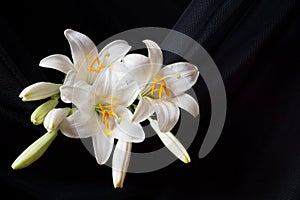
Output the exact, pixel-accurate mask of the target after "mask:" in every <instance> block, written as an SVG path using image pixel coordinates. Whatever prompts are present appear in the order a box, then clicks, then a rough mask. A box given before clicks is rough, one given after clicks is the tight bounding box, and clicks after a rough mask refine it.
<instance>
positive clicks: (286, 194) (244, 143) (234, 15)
mask: <svg viewBox="0 0 300 200" xmlns="http://www.w3.org/2000/svg"><path fill="white" fill-rule="evenodd" d="M6 3H7V5H1V7H0V13H1V14H0V26H1V31H0V87H1V89H0V97H1V98H0V102H1V104H0V116H1V119H0V120H1V140H0V184H1V187H0V188H1V196H3V197H4V196H5V195H9V197H10V198H17V197H18V198H20V197H21V198H22V199H129V198H130V199H137V198H139V199H182V198H192V199H205V200H208V199H242V200H244V199H258V200H260V199H264V200H265V199H270V200H273V199H299V197H300V192H299V189H300V180H299V178H300V155H299V154H300V153H299V152H300V151H299V150H300V126H299V113H300V106H299V102H300V95H299V91H300V68H299V66H300V56H299V52H300V51H299V45H300V39H299V36H300V28H299V26H300V12H299V11H300V9H299V5H298V2H296V0H295V1H293V0H272V1H271V0H269V1H268V0H261V1H249V0H199V1H192V2H190V1H183V0H167V1H147V2H140V1H128V2H125V1H117V0H112V1H104V2H101V1H92V0H85V1H71V0H69V1H45V2H44V1H43V2H40V3H33V2H32V3H31V2H28V1H26V2H25V3H17V2H14V1H10V2H6ZM1 4H2V3H1ZM144 26H156V27H165V28H174V29H175V30H178V31H180V32H183V33H185V34H187V35H189V36H191V37H192V38H194V39H195V40H197V41H198V42H199V43H200V44H201V45H203V47H204V48H205V49H206V50H207V51H208V52H209V53H210V55H211V56H212V58H213V59H214V61H215V62H216V64H217V66H218V68H219V70H220V72H221V74H222V77H223V79H224V82H225V87H226V92H227V97H228V112H227V118H226V123H225V127H224V130H223V133H222V135H221V138H220V140H219V141H218V143H217V145H216V146H215V148H214V149H213V151H212V152H211V153H210V154H209V155H208V156H207V157H205V158H203V159H199V158H198V152H199V148H200V146H201V144H202V140H203V138H204V136H205V131H206V128H207V125H208V123H209V115H210V109H209V107H210V102H209V98H208V94H207V91H206V88H205V84H204V83H203V81H202V80H201V79H199V81H198V82H197V84H196V85H195V86H194V89H195V91H196V92H197V97H198V100H199V104H200V108H201V122H200V129H199V132H198V134H197V137H196V139H195V141H194V142H193V144H192V145H191V147H190V148H189V149H188V152H189V153H190V156H191V159H192V163H190V164H189V165H184V164H183V163H181V162H180V161H176V162H174V163H173V164H172V165H170V166H168V167H166V168H164V169H162V170H159V171H156V172H151V173H145V174H128V175H127V176H126V180H125V187H124V188H123V189H121V190H116V189H114V188H113V185H112V179H111V169H110V168H108V167H106V166H101V167H100V166H98V165H97V164H96V161H95V159H94V158H93V157H92V156H91V155H90V154H89V153H88V152H87V151H86V150H85V148H84V146H83V145H82V144H81V142H80V141H79V140H72V139H69V138H66V137H64V136H63V135H59V136H58V137H57V139H56V140H55V141H54V143H53V144H52V145H51V147H50V148H49V149H48V151H47V152H46V154H45V155H44V156H43V157H42V158H41V159H40V160H38V161H37V162H36V163H34V164H33V165H31V166H30V167H28V168H26V169H23V170H19V171H13V170H12V169H11V168H10V165H11V163H12V162H13V161H14V159H15V158H16V157H17V156H18V155H19V154H20V153H21V152H22V151H23V150H24V149H25V148H26V147H27V146H28V145H30V144H31V143H32V142H33V141H35V140H36V139H37V138H38V137H39V136H40V135H42V134H43V133H44V132H45V131H44V129H43V128H42V127H36V126H33V125H32V124H31V123H30V119H29V117H30V114H31V112H32V111H33V110H34V108H35V107H36V106H37V105H39V104H40V103H41V102H31V103H23V102H22V101H21V100H20V99H19V98H18V94H19V93H20V92H21V91H22V89H23V88H24V87H26V86H28V85H29V84H32V83H35V82H37V81H57V82H59V81H61V80H62V78H63V76H62V74H61V73H58V72H56V71H54V70H48V69H43V68H39V67H38V63H39V61H40V60H41V59H42V58H44V57H45V56H48V55H50V54H54V53H61V54H65V55H68V56H70V50H69V46H68V44H67V41H66V39H65V37H64V35H63V31H64V30H65V29H66V28H72V29H74V30H77V31H80V32H82V33H84V34H86V35H88V36H89V37H90V38H92V39H93V40H94V42H95V43H96V44H97V43H100V42H101V41H102V40H104V39H106V38H107V37H109V36H111V35H113V34H116V33H119V32H121V31H124V30H127V29H130V28H136V27H144ZM168 61H169V62H174V61H176V59H175V58H174V57H172V56H170V57H168ZM200 73H201V72H200ZM187 134H188V131H187ZM157 141H158V140H157ZM147 145H148V146H149V145H150V146H151V144H149V142H148V143H147ZM153 145H154V146H155V144H153ZM1 198H2V197H1Z"/></svg>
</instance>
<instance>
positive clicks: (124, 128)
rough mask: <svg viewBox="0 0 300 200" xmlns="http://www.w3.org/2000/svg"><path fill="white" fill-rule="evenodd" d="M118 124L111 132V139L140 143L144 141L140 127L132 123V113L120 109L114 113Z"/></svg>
mask: <svg viewBox="0 0 300 200" xmlns="http://www.w3.org/2000/svg"><path fill="white" fill-rule="evenodd" d="M115 112H116V114H117V115H118V117H119V118H120V122H119V123H116V127H115V129H114V130H113V132H112V134H113V137H114V138H116V139H120V140H123V141H126V142H134V143H138V142H142V141H144V139H145V133H144V130H143V128H142V126H141V125H140V124H138V123H135V122H132V121H131V118H132V113H131V112H130V111H129V110H128V109H127V108H125V109H120V110H119V111H118V110H116V111H115Z"/></svg>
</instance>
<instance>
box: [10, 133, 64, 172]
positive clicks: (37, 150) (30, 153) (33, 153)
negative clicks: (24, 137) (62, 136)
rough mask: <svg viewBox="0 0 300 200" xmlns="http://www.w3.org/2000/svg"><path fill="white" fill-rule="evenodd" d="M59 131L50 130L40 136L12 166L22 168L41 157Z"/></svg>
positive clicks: (15, 168)
mask: <svg viewBox="0 0 300 200" xmlns="http://www.w3.org/2000/svg"><path fill="white" fill-rule="evenodd" d="M57 131H58V130H53V131H51V132H48V133H46V134H44V135H43V136H42V137H40V138H39V139H38V140H36V141H35V142H34V143H32V144H31V145H30V146H29V147H28V148H27V149H25V150H24V151H23V152H22V153H21V154H20V155H19V156H18V158H17V159H16V160H15V161H14V162H13V164H12V165H11V167H12V168H13V169H14V170H17V169H22V168H25V167H27V166H28V165H30V164H32V163H33V162H35V161H36V160H37V159H39V158H40V157H41V156H42V155H43V154H44V153H45V151H46V150H47V149H48V147H49V146H50V144H51V143H52V142H53V140H54V139H55V138H56V136H57Z"/></svg>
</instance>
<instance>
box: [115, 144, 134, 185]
mask: <svg viewBox="0 0 300 200" xmlns="http://www.w3.org/2000/svg"><path fill="white" fill-rule="evenodd" d="M131 148H132V143H131V142H123V141H122V140H118V142H117V145H116V148H115V151H114V154H113V161H112V177H113V183H114V187H115V188H122V187H123V183H124V180H125V176H126V172H127V169H128V166H129V162H130V156H131Z"/></svg>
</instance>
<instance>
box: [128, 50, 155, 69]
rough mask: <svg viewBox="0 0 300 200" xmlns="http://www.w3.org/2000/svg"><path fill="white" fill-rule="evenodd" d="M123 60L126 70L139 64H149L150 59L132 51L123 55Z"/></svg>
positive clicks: (137, 66)
mask: <svg viewBox="0 0 300 200" xmlns="http://www.w3.org/2000/svg"><path fill="white" fill-rule="evenodd" d="M123 62H124V64H125V66H126V67H127V68H128V70H134V69H136V68H139V67H140V66H144V65H149V64H150V60H149V58H147V57H146V56H144V55H142V54H137V53H132V54H128V55H126V56H125V57H124V59H123Z"/></svg>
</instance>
